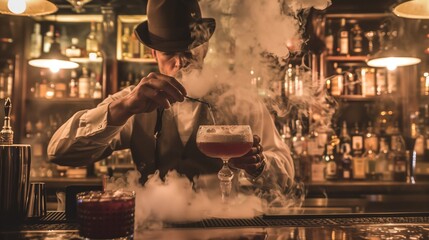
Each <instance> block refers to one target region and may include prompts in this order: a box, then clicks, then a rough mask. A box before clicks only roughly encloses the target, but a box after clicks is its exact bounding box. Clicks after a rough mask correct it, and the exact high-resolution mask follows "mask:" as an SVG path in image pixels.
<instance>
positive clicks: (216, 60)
mask: <svg viewBox="0 0 429 240" xmlns="http://www.w3.org/2000/svg"><path fill="white" fill-rule="evenodd" d="M329 4H330V1H329V0H294V1H292V0H256V1H255V0H201V1H200V5H201V7H202V10H203V16H204V17H213V18H215V19H216V24H217V26H216V31H215V33H214V36H213V37H212V39H211V40H210V45H209V46H208V53H207V57H206V59H205V65H204V68H203V69H200V68H199V67H198V64H197V65H196V66H197V67H195V68H194V70H197V71H185V72H182V73H180V80H181V81H182V83H183V84H184V86H185V87H186V89H187V91H188V93H189V95H190V96H192V97H198V98H199V97H203V96H204V95H205V94H206V93H207V92H209V91H210V90H211V89H212V88H213V87H215V86H217V85H218V84H228V85H231V86H233V87H231V88H229V91H228V92H226V93H225V94H224V96H221V97H219V100H222V99H225V96H229V95H231V94H234V93H237V92H239V93H245V94H236V95H238V96H239V98H240V102H243V101H247V102H248V103H249V104H248V105H249V106H252V105H253V104H254V102H255V97H257V95H258V94H259V95H260V93H258V92H254V91H252V90H251V89H252V88H250V87H251V85H252V84H253V85H255V84H256V85H258V87H259V89H264V88H267V82H268V81H270V80H272V79H275V78H278V77H279V74H280V75H281V70H279V69H280V68H281V67H282V66H276V65H275V64H273V60H278V61H277V64H278V65H282V64H283V66H284V62H282V61H281V60H282V59H283V60H284V59H285V58H287V57H288V56H289V55H290V52H291V51H296V50H299V49H300V48H301V44H302V43H303V40H302V39H301V36H300V34H299V26H298V22H297V18H296V15H297V11H299V10H301V9H303V8H310V7H315V8H317V9H323V8H324V7H327V6H328V5H329ZM266 53H268V54H269V55H271V56H273V58H272V59H267V58H266V57H265V56H266V55H264V54H266ZM309 82H310V81H309ZM308 85H309V86H306V88H305V89H304V94H303V96H302V97H301V98H300V99H296V101H295V102H297V105H298V106H299V107H302V108H307V109H308V107H309V106H310V105H311V104H315V105H317V104H319V105H320V103H318V97H317V96H314V95H313V91H314V89H318V88H319V85H317V86H312V85H311V83H309V84H308ZM243 89H244V90H243ZM246 89H248V90H247V91H246ZM267 91H268V90H267ZM215 107H216V106H215ZM231 109H242V108H240V106H231ZM239 112H240V115H245V114H250V113H249V112H246V111H242V110H239ZM242 117H243V118H246V117H249V116H242ZM138 178H139V176H138V174H136V173H135V172H133V173H130V175H129V178H128V184H127V187H126V188H128V189H130V190H133V191H135V192H136V194H137V198H136V204H137V205H136V218H135V219H136V223H137V226H139V227H142V228H157V227H162V224H163V223H164V222H177V221H179V222H186V221H196V220H201V219H204V218H210V217H218V216H223V217H239V218H247V217H253V216H256V215H258V214H261V213H263V212H264V211H265V210H264V206H273V204H274V205H277V206H279V207H282V206H286V207H288V206H296V204H295V203H296V200H297V199H298V200H302V197H303V196H302V195H303V194H302V192H299V191H297V192H299V193H297V192H289V193H288V194H287V196H285V193H284V189H278V188H275V187H274V188H273V189H272V191H271V192H268V193H267V192H265V193H261V194H258V195H257V194H256V193H253V194H249V195H242V194H238V195H237V198H236V199H235V201H238V202H235V203H234V204H233V207H231V208H228V211H229V212H227V211H225V206H224V205H223V204H222V201H221V199H220V192H219V187H218V182H217V178H215V180H216V181H215V183H216V184H212V185H213V187H205V188H203V187H201V188H200V187H199V188H197V189H194V187H195V186H194V185H192V183H191V182H190V181H189V180H188V179H187V178H186V177H183V176H179V175H178V174H177V173H175V172H170V173H168V174H167V176H166V177H165V181H161V180H160V179H159V176H158V174H155V175H154V176H152V177H151V178H150V179H149V180H148V182H147V183H146V184H145V185H144V186H143V187H141V186H139V184H138ZM118 185H119V186H120V185H121V184H118V183H116V184H115V185H114V187H115V188H116V187H118ZM122 185H124V184H122ZM300 187H301V190H302V186H300ZM267 195H268V196H267Z"/></svg>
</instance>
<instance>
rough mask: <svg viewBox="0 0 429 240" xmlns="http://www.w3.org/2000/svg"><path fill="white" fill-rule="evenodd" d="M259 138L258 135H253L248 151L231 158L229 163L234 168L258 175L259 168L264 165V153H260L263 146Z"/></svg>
mask: <svg viewBox="0 0 429 240" xmlns="http://www.w3.org/2000/svg"><path fill="white" fill-rule="evenodd" d="M260 143H261V138H260V137H259V136H258V135H253V146H252V148H251V149H250V151H249V152H248V153H246V154H245V155H244V156H242V157H238V158H231V159H230V160H229V165H230V166H231V167H234V168H240V169H243V170H245V171H246V172H247V173H248V174H250V175H252V176H256V175H259V173H260V170H261V168H263V167H264V165H265V162H264V158H265V157H264V155H263V154H262V152H263V148H262V145H261V144H260Z"/></svg>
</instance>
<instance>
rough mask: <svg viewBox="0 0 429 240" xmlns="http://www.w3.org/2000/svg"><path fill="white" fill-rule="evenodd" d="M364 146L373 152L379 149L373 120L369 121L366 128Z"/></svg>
mask: <svg viewBox="0 0 429 240" xmlns="http://www.w3.org/2000/svg"><path fill="white" fill-rule="evenodd" d="M364 148H365V149H371V150H372V151H373V152H377V151H378V137H377V134H376V133H375V132H374V128H373V127H372V122H368V127H367V128H366V133H365V139H364Z"/></svg>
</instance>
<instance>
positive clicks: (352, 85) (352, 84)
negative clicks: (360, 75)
mask: <svg viewBox="0 0 429 240" xmlns="http://www.w3.org/2000/svg"><path fill="white" fill-rule="evenodd" d="M356 78H357V76H356V74H354V70H353V67H352V66H350V67H349V68H348V69H347V72H346V73H345V74H344V92H343V94H344V95H356V94H357V92H358V90H357V88H356V87H358V85H359V81H357V80H358V79H356Z"/></svg>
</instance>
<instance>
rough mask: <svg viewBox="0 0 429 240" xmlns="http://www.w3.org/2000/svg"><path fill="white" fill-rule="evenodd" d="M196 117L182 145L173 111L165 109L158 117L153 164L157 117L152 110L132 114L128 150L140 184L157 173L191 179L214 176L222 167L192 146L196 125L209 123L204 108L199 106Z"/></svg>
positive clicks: (194, 139) (220, 163) (207, 114)
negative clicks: (156, 158) (157, 149)
mask: <svg viewBox="0 0 429 240" xmlns="http://www.w3.org/2000/svg"><path fill="white" fill-rule="evenodd" d="M200 109H201V110H200V112H199V114H197V116H198V118H197V119H196V122H195V124H194V126H193V130H192V134H191V136H190V137H189V140H188V142H187V143H186V144H185V145H183V143H182V141H181V139H180V135H179V132H178V129H177V123H176V121H175V119H174V117H173V112H172V111H170V110H165V111H164V114H163V116H162V130H161V132H160V135H159V137H158V141H159V145H158V146H159V159H158V161H155V137H154V129H155V123H156V118H157V113H156V111H154V112H151V113H144V114H138V115H135V119H134V123H133V133H132V136H131V143H130V146H131V151H132V155H133V159H134V162H135V164H136V166H137V169H138V170H139V171H140V173H141V174H142V177H141V180H140V182H141V183H142V184H144V183H145V182H146V181H147V178H148V176H149V175H150V174H153V173H154V172H155V171H156V170H159V173H160V177H161V178H163V177H164V176H165V174H166V173H167V172H168V171H169V170H173V169H174V170H176V171H177V172H178V173H180V174H184V175H186V176H187V177H188V178H189V179H191V180H192V179H193V178H194V177H195V176H197V175H199V174H212V173H217V172H218V171H219V169H220V168H221V167H222V161H221V160H220V159H214V158H209V157H206V156H205V155H204V154H202V153H201V152H200V151H199V150H198V148H197V145H196V135H197V131H198V126H199V125H204V124H212V121H209V120H208V119H209V113H208V111H207V107H206V106H205V105H204V104H202V106H201V108H200Z"/></svg>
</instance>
